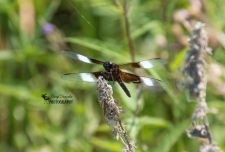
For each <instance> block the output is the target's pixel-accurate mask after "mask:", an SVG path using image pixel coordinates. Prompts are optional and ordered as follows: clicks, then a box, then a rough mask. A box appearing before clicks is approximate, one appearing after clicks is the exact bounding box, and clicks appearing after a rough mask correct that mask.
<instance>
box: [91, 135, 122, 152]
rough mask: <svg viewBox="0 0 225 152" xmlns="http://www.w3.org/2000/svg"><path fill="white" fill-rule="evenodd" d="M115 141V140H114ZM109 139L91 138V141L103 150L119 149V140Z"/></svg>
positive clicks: (120, 147)
mask: <svg viewBox="0 0 225 152" xmlns="http://www.w3.org/2000/svg"><path fill="white" fill-rule="evenodd" d="M115 141H116V140H115ZM115 141H110V140H106V139H99V138H92V139H91V143H92V144H94V145H96V146H98V147H100V148H102V149H105V150H110V151H121V149H122V146H121V144H120V143H119V141H117V142H115Z"/></svg>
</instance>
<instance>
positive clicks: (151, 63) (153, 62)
mask: <svg viewBox="0 0 225 152" xmlns="http://www.w3.org/2000/svg"><path fill="white" fill-rule="evenodd" d="M166 63H167V62H166V61H165V60H163V59H160V58H154V59H147V60H143V61H140V62H131V63H126V64H121V65H119V67H121V68H143V69H150V68H155V67H158V66H162V65H164V64H166Z"/></svg>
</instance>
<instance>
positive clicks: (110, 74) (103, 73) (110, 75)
mask: <svg viewBox="0 0 225 152" xmlns="http://www.w3.org/2000/svg"><path fill="white" fill-rule="evenodd" d="M106 73H107V74H105V72H102V75H103V76H104V78H106V80H109V79H110V77H111V78H112V82H113V86H115V83H114V78H113V74H112V72H107V71H106Z"/></svg>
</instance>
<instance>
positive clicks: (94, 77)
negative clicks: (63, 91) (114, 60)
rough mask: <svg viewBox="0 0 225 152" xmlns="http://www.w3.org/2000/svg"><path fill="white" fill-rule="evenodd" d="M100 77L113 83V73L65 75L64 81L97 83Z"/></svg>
mask: <svg viewBox="0 0 225 152" xmlns="http://www.w3.org/2000/svg"><path fill="white" fill-rule="evenodd" d="M99 76H102V77H103V78H104V79H105V80H107V81H113V79H112V76H111V73H109V72H91V73H68V74H64V75H63V76H62V79H64V80H70V81H80V82H81V81H84V82H97V81H98V77H99Z"/></svg>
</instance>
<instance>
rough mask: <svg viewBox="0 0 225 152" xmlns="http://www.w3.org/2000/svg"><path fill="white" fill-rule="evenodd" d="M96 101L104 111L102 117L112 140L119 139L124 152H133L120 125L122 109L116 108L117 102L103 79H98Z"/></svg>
mask: <svg viewBox="0 0 225 152" xmlns="http://www.w3.org/2000/svg"><path fill="white" fill-rule="evenodd" d="M97 84H98V88H97V93H98V101H99V103H100V105H101V107H102V109H103V110H104V116H105V119H106V121H107V123H108V125H109V126H110V127H111V129H112V133H113V136H114V138H116V139H117V140H118V139H121V141H122V142H123V143H124V145H125V146H126V149H125V150H124V151H126V152H133V151H134V147H135V145H134V143H133V142H132V141H130V139H129V137H128V134H127V132H126V130H125V129H124V125H123V124H122V122H121V120H120V114H121V113H124V112H123V110H122V107H118V106H117V104H118V101H117V100H115V99H113V97H112V94H113V91H112V87H111V86H110V85H108V84H107V81H106V80H104V79H103V77H99V78H98V83H97ZM121 135H123V136H124V138H125V141H126V142H124V140H123V138H122V137H121Z"/></svg>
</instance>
